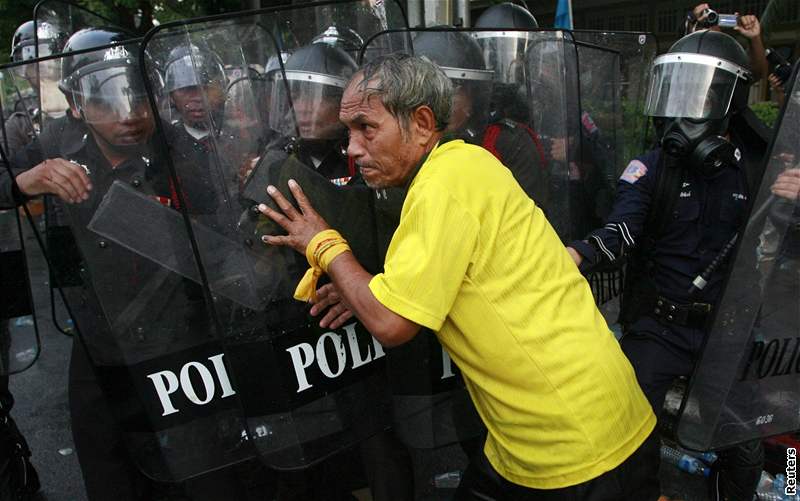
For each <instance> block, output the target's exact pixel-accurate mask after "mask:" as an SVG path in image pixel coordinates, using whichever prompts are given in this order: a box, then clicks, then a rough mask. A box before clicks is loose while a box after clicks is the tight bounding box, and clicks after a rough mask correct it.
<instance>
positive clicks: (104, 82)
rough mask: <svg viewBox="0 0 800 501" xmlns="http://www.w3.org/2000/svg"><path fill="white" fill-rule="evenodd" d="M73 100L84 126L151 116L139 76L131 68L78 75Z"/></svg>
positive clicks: (114, 67) (123, 67) (107, 69)
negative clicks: (84, 123)
mask: <svg viewBox="0 0 800 501" xmlns="http://www.w3.org/2000/svg"><path fill="white" fill-rule="evenodd" d="M75 98H76V99H75V102H76V104H77V105H78V107H79V108H80V111H81V112H82V113H83V117H84V120H85V121H86V122H87V123H95V124H100V123H114V122H122V121H126V120H132V119H142V118H147V117H149V116H150V107H149V105H148V102H147V93H146V92H145V89H144V83H143V82H142V77H141V76H140V75H139V72H138V71H137V70H136V68H135V67H132V66H112V67H109V68H103V69H99V70H97V71H93V72H91V73H88V74H86V75H83V76H81V77H80V79H79V80H78V82H77V89H76V91H75Z"/></svg>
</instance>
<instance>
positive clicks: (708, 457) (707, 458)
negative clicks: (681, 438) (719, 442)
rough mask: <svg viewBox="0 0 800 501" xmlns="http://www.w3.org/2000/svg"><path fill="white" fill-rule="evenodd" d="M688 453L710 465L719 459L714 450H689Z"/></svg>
mask: <svg viewBox="0 0 800 501" xmlns="http://www.w3.org/2000/svg"><path fill="white" fill-rule="evenodd" d="M688 454H689V455H690V456H692V457H695V458H697V459H699V460H700V461H702V462H704V463H705V464H707V465H708V466H711V465H712V464H714V463H715V462H716V461H717V455H716V454H715V453H713V452H710V451H709V452H688Z"/></svg>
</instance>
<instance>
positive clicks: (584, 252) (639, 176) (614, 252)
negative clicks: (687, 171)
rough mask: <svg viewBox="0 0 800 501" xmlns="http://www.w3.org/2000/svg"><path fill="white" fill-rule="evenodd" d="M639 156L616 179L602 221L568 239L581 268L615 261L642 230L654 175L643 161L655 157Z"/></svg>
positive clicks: (627, 249) (622, 255)
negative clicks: (581, 236)
mask: <svg viewBox="0 0 800 501" xmlns="http://www.w3.org/2000/svg"><path fill="white" fill-rule="evenodd" d="M648 158H649V161H648ZM643 160H645V162H642V161H640V160H634V161H632V162H631V163H630V164H628V167H627V168H626V169H625V172H624V173H623V175H622V177H621V178H620V180H619V182H618V183H617V191H616V196H615V200H614V205H613V207H612V209H611V213H610V214H609V216H608V218H607V220H606V224H605V225H604V226H603V227H602V228H599V229H597V230H594V231H592V232H590V233H589V234H588V235H587V236H586V238H584V239H583V240H575V241H573V242H570V244H569V248H568V252H570V255H571V256H572V258H573V259H574V260H575V262H576V264H578V266H579V268H580V270H581V272H584V273H586V272H589V271H592V270H593V269H595V268H597V267H600V266H608V265H614V264H619V263H620V262H621V258H623V257H624V256H625V255H626V253H627V252H628V251H629V250H630V249H632V248H633V247H635V246H636V244H637V242H638V241H639V239H640V237H641V236H642V234H643V233H644V223H645V220H646V219H647V214H648V212H649V209H650V203H651V200H652V191H653V184H654V178H655V173H654V170H653V169H652V167H650V168H649V167H648V166H647V165H650V166H652V165H654V164H655V161H654V159H653V157H652V156H648V157H646V158H645V159H643ZM646 164H647V165H646ZM648 168H649V169H650V170H648ZM570 249H571V250H570ZM575 254H577V256H576V255H575Z"/></svg>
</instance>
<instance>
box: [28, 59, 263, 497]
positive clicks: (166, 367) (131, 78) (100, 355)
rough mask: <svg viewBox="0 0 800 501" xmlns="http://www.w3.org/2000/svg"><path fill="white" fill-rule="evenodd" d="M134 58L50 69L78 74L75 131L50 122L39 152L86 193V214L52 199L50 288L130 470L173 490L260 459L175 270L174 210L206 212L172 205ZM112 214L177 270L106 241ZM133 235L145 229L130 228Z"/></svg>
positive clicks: (178, 256)
mask: <svg viewBox="0 0 800 501" xmlns="http://www.w3.org/2000/svg"><path fill="white" fill-rule="evenodd" d="M138 51H139V45H138V44H137V43H131V44H123V45H119V44H116V45H111V46H104V47H99V48H96V49H88V50H84V51H76V52H71V53H69V54H62V55H60V56H57V57H52V56H51V57H52V60H54V61H56V62H57V63H58V66H59V67H64V68H72V71H71V73H70V74H68V75H66V77H65V79H63V81H62V90H64V92H67V93H69V94H70V95H71V96H72V101H73V103H74V106H75V110H76V111H77V113H78V115H79V116H80V117H81V120H80V121H78V120H75V119H74V118H70V117H68V116H66V115H65V116H64V117H62V118H60V119H52V120H51V121H50V122H49V123H48V124H47V125H46V126H45V128H44V129H43V131H42V134H41V137H40V138H39V141H40V143H41V146H42V148H44V151H45V156H47V157H58V158H62V159H64V160H67V161H70V162H73V163H75V164H77V165H79V166H80V167H81V168H82V169H84V170H85V172H86V174H87V175H88V176H89V179H90V181H91V183H92V186H93V188H92V190H91V192H90V196H89V198H88V199H87V200H85V201H83V202H81V203H76V204H67V203H63V202H61V201H60V200H56V199H54V197H51V202H52V204H51V209H52V210H51V216H52V218H51V220H50V221H49V229H58V235H55V234H54V235H52V236H53V237H54V238H53V240H51V241H50V242H49V246H48V248H49V250H51V252H50V255H51V256H54V257H55V259H52V262H51V267H52V271H53V276H54V280H56V285H59V286H60V287H61V288H62V290H63V291H64V296H65V299H66V303H67V305H68V306H69V309H70V312H71V313H72V317H73V319H74V321H75V324H76V327H77V331H78V333H79V336H80V340H79V342H81V343H82V345H83V346H84V347H85V350H86V353H87V355H88V358H89V360H90V362H91V364H92V365H93V367H94V372H95V375H96V377H97V380H98V384H99V385H100V387H101V388H102V389H103V391H104V395H105V397H106V399H107V401H108V404H109V408H110V409H111V411H112V413H113V414H114V416H115V418H116V420H117V421H118V424H119V428H120V430H121V433H122V437H123V439H124V441H125V443H126V446H127V448H128V449H129V451H130V454H131V457H132V459H133V460H134V462H135V463H136V464H137V466H138V467H139V468H140V469H141V471H142V472H143V473H144V474H146V475H148V476H150V477H152V478H154V479H157V480H159V481H169V482H174V481H180V480H183V479H186V478H189V477H192V476H195V475H199V474H202V473H204V472H208V471H211V470H215V469H218V468H221V467H224V466H226V465H229V464H232V463H236V462H239V461H242V460H244V459H247V458H250V457H253V456H254V453H253V448H252V445H251V444H250V442H249V441H248V440H247V433H246V431H245V424H244V422H243V419H242V410H241V409H242V407H241V403H240V401H239V395H238V394H237V389H238V388H236V387H235V386H234V380H233V379H232V377H231V375H230V372H229V369H228V367H229V366H228V364H229V363H230V362H229V355H228V353H227V352H225V350H224V348H223V345H222V342H221V336H220V334H219V331H218V325H219V321H218V319H217V318H216V317H215V316H214V315H212V314H211V310H210V308H209V305H210V304H211V302H212V301H213V300H212V298H211V297H210V296H209V295H208V294H207V289H206V288H205V287H204V286H203V285H199V284H197V283H195V282H193V281H192V280H191V279H187V278H185V277H184V276H183V275H181V274H179V273H176V272H175V271H173V269H172V268H179V269H186V268H189V267H191V266H192V264H193V263H196V258H195V254H196V253H195V252H194V251H193V247H192V240H191V239H190V235H189V231H188V230H187V228H186V226H185V225H183V224H182V221H183V219H182V217H183V216H182V215H181V213H180V212H178V211H177V210H176V207H180V203H179V200H180V201H184V202H185V203H188V204H191V210H194V211H197V212H199V213H202V212H203V210H204V204H206V203H208V202H207V199H205V198H203V199H196V198H194V197H189V198H186V199H183V198H180V197H178V196H176V191H175V190H176V188H175V185H173V184H171V183H170V179H169V176H168V169H167V166H166V162H165V161H164V160H163V157H162V156H160V155H159V152H158V151H157V149H156V147H155V142H154V140H153V137H152V130H153V128H154V121H153V120H154V119H153V114H152V112H151V111H150V109H149V104H148V102H147V94H146V92H145V89H144V82H143V78H142V76H141V73H140V68H139V66H138V64H136V57H137V54H138ZM59 92H60V91H59ZM99 141H104V142H103V143H102V144H104V147H103V148H101V147H100V146H98V142H99ZM107 152H110V153H107ZM112 161H113V165H114V167H113V168H112ZM114 200H121V201H122V204H121V205H122V206H119V205H116V206H113V203H112V202H113V201H114ZM108 205H112V206H113V207H115V210H118V211H119V212H118V213H117V214H116V216H117V218H118V221H119V224H120V225H121V227H123V228H125V230H126V231H130V232H132V233H133V232H134V231H138V232H139V233H136V235H146V238H147V239H148V242H149V243H151V244H152V245H153V246H154V247H156V248H157V249H158V251H159V252H161V254H162V255H166V256H172V257H171V260H172V262H175V263H178V264H177V265H175V266H173V267H172V268H170V267H165V266H160V265H158V264H156V263H154V262H153V261H151V260H147V259H144V258H142V257H141V256H140V255H138V254H136V253H134V252H132V251H131V250H129V249H128V248H126V247H125V246H123V245H120V244H119V243H117V242H116V241H114V240H112V239H111V238H109V237H106V236H104V235H105V233H104V227H103V226H102V224H101V222H102V220H103V217H104V216H103V215H104V214H106V212H105V208H106V207H107V206H108ZM154 206H155V209H154ZM161 208H163V209H164V211H160V210H158V209H161ZM137 217H141V218H143V219H144V220H143V221H142V220H140V219H137ZM176 218H177V220H178V221H179V224H175V219H176ZM131 221H138V222H139V224H138V225H135V226H125V224H127V223H130V222H131ZM56 236H57V237H58V239H57V240H56V239H55V237H56ZM186 262H188V263H189V264H186ZM197 269H198V268H197V265H196V264H194V270H195V274H197V271H196V270H197ZM76 342H78V341H76Z"/></svg>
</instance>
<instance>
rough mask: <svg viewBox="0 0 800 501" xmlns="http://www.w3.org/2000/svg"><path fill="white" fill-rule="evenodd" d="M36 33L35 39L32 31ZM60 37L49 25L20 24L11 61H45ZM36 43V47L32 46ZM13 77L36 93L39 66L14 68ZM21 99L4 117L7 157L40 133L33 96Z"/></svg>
mask: <svg viewBox="0 0 800 501" xmlns="http://www.w3.org/2000/svg"><path fill="white" fill-rule="evenodd" d="M34 29H36V30H37V33H36V37H34V33H33V30H34ZM62 37H63V34H62V33H60V32H59V30H58V29H57V28H56V27H55V26H54V25H52V24H51V23H48V22H41V23H38V25H37V26H36V27H34V22H33V21H27V22H25V23H23V24H21V25H20V26H19V27H18V28H17V30H16V31H15V32H14V36H13V38H12V39H11V61H12V62H15V63H16V62H24V61H30V60H32V59H34V58H35V57H44V56H48V55H50V54H52V53H53V52H54V51H55V50H56V48H57V46H58V43H59V41H60V40H61V38H62ZM36 43H38V47H37V46H36V45H35V44H36ZM15 73H17V75H18V76H19V77H22V78H24V79H25V80H27V81H28V83H29V84H30V86H31V89H32V90H33V91H34V92H38V91H39V75H38V65H37V64H28V65H23V66H17V67H16V68H15ZM18 97H20V98H22V99H20V100H19V101H18V102H16V103H14V107H13V110H12V113H11V114H10V115H9V116H8V117H5V134H6V145H7V147H8V150H7V151H6V154H7V155H9V156H13V155H14V154H15V153H16V152H18V151H19V150H20V149H22V147H23V146H25V145H26V144H28V143H30V142H31V141H32V140H33V138H34V137H35V136H36V134H37V133H38V132H39V130H38V128H39V126H40V124H39V116H38V114H39V110H38V106H37V105H35V104H34V103H35V102H36V101H37V97H36V95H31V96H18Z"/></svg>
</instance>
